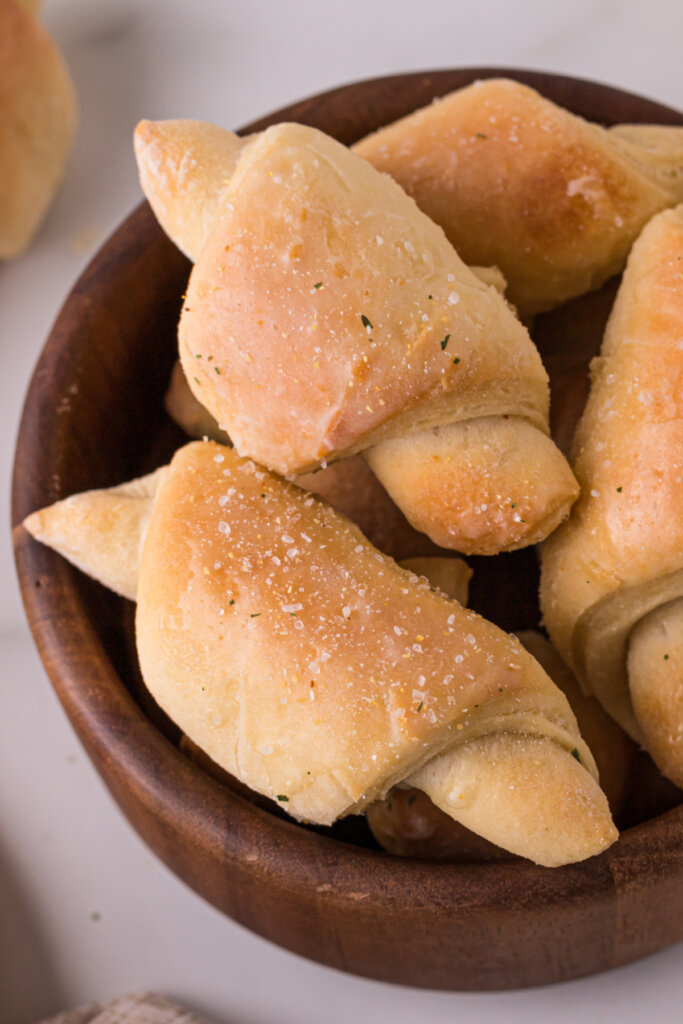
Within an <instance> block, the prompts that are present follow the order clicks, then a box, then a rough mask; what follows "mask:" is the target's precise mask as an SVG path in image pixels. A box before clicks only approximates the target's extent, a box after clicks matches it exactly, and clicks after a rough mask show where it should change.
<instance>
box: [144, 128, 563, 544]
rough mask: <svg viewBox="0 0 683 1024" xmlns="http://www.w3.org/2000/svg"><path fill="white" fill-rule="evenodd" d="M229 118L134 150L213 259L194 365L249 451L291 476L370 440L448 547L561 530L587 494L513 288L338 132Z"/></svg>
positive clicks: (200, 292) (202, 281) (192, 344)
mask: <svg viewBox="0 0 683 1024" xmlns="http://www.w3.org/2000/svg"><path fill="white" fill-rule="evenodd" d="M218 131H219V130H218V129H216V128H213V127H212V128H209V129H206V130H205V127H204V126H202V124H201V122H189V123H186V122H166V123H162V124H161V126H158V125H156V124H153V123H150V122H143V123H142V124H141V125H139V126H138V129H137V131H136V153H137V157H138V162H139V165H140V175H141V182H142V185H143V188H144V190H145V192H146V194H147V195H148V197H149V198H150V202H151V203H152V206H153V208H154V210H155V211H156V213H157V215H158V216H159V219H160V221H161V223H162V225H163V226H164V227H165V228H166V229H167V230H168V231H169V232H171V234H172V237H173V238H174V239H175V238H177V239H178V242H179V244H180V246H181V248H183V249H184V250H185V252H187V253H189V254H190V255H192V256H194V257H195V258H196V263H195V266H194V269H193V271H192V274H191V277H190V282H189V285H188V289H187V296H186V301H185V304H184V307H183V311H182V315H181V319H180V325H179V349H180V358H181V362H182V365H183V370H184V372H185V375H186V377H187V381H188V383H189V385H190V388H191V389H192V391H193V392H194V394H195V396H196V397H197V398H198V399H199V401H200V402H201V403H202V405H204V406H205V407H206V408H207V409H208V410H209V411H210V412H211V413H212V414H213V416H214V417H215V419H216V420H217V421H218V423H219V424H220V425H221V427H223V428H225V429H226V430H227V433H228V434H229V436H230V438H231V440H232V442H233V444H234V445H235V447H236V449H237V451H238V452H240V454H242V455H247V456H249V457H251V458H254V459H256V460H257V461H258V462H260V463H261V464H263V465H265V466H267V467H268V468H270V469H273V470H275V471H277V472H279V473H281V474H283V475H286V476H292V475H294V474H298V473H302V472H306V471H307V470H309V469H312V468H314V467H316V466H318V465H321V464H325V462H327V461H332V460H333V459H337V458H341V457H344V456H347V455H351V454H353V453H355V452H359V451H364V452H366V455H367V458H368V461H369V462H370V465H371V466H372V468H373V470H374V472H375V473H376V474H377V476H378V477H379V478H380V480H381V482H382V483H383V484H384V486H385V487H386V489H387V490H388V492H389V494H390V495H391V497H392V498H393V499H394V501H395V502H396V504H397V505H398V506H399V507H400V508H401V509H402V511H403V512H404V513H405V515H406V516H407V518H408V520H409V521H410V522H411V523H412V525H413V526H415V527H416V528H417V529H418V530H422V531H424V532H426V533H427V534H428V535H429V536H430V537H431V539H432V540H433V541H434V542H435V543H437V544H439V545H441V546H445V547H452V548H457V549H458V550H461V551H466V552H478V553H486V554H491V553H495V552H496V551H498V550H501V549H511V548H515V547H522V546H525V545H527V544H530V543H533V542H535V541H537V540H540V539H541V538H542V537H544V536H546V535H547V533H548V532H549V531H550V530H551V529H552V528H553V527H554V526H556V525H557V523H559V522H560V521H561V520H562V519H563V518H564V517H565V516H566V514H567V513H568V510H569V508H570V506H571V503H572V501H573V500H574V498H575V497H576V494H577V488H576V483H575V481H574V479H573V477H572V474H571V472H570V470H569V467H568V465H567V464H566V462H565V460H564V457H563V456H562V455H561V454H560V453H559V451H558V450H557V449H556V447H555V445H554V444H553V442H552V441H551V440H550V438H549V437H548V385H547V376H546V373H545V370H544V369H543V366H542V364H541V360H540V357H539V355H538V353H537V351H536V349H535V347H534V346H533V343H532V342H531V339H530V338H529V336H528V333H527V332H526V330H525V328H524V327H522V325H521V324H520V323H519V321H518V320H517V319H516V317H515V316H514V314H513V313H512V311H511V310H510V308H509V306H508V305H507V304H506V302H505V301H504V299H503V298H502V297H501V296H500V294H499V293H498V291H497V289H496V288H495V287H494V286H487V285H486V284H484V283H483V282H482V280H481V279H480V278H479V277H478V276H477V275H476V274H474V273H473V272H472V271H471V270H470V269H469V268H468V267H466V266H465V264H464V263H463V262H462V260H461V259H460V258H459V257H458V255H457V253H456V252H455V250H454V249H453V247H452V246H451V245H450V244H449V242H448V241H447V239H446V238H445V236H444V234H443V231H442V230H441V229H440V228H438V227H437V226H436V225H435V224H433V223H432V222H431V221H430V220H429V218H428V217H426V216H425V215H424V214H422V213H421V212H420V211H419V210H418V208H417V207H416V205H415V203H414V202H413V201H412V200H411V199H410V198H409V197H408V196H406V195H405V193H404V192H403V190H402V189H400V188H399V187H398V186H397V185H396V184H395V183H394V182H392V181H391V179H390V178H388V177H387V176H386V175H381V174H379V173H378V172H377V171H375V170H374V169H373V168H372V167H371V166H370V165H369V164H368V163H366V162H365V161H364V160H361V159H360V158H359V157H356V156H355V155H354V154H353V153H351V152H350V151H349V150H348V149H347V148H346V147H344V146H342V145H341V144H340V143H338V142H336V141H334V140H333V139H331V138H329V137H328V136H326V135H324V134H323V133H321V132H318V131H316V130H315V129H312V128H308V127H305V126H302V125H296V124H282V125H276V126H274V127H272V128H269V129H268V130H267V131H265V132H263V133H262V134H260V135H258V136H255V137H253V138H251V139H249V140H247V141H246V142H244V143H240V142H239V141H236V140H235V137H234V136H231V134H230V133H227V132H226V133H224V136H225V137H224V138H223V142H221V143H220V145H219V144H217V143H216V137H217V135H216V133H217V132H218ZM240 147H241V148H240ZM189 179H191V181H190V183H188V180H189ZM200 236H201V237H200ZM478 439H480V440H478ZM416 473H417V476H418V477H419V485H418V486H417V487H416V484H415V475H416Z"/></svg>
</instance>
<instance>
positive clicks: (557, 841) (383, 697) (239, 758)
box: [38, 442, 616, 865]
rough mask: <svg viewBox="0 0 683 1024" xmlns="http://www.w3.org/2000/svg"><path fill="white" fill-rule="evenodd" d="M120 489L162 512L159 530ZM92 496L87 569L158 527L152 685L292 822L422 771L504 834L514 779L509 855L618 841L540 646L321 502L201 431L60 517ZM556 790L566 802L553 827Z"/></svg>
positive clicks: (143, 601) (201, 740) (351, 806)
mask: <svg viewBox="0 0 683 1024" xmlns="http://www.w3.org/2000/svg"><path fill="white" fill-rule="evenodd" d="M122 494H126V495H127V496H128V497H131V496H135V497H136V499H137V500H140V501H141V502H142V503H143V504H144V505H145V507H146V508H148V506H149V504H152V510H151V516H150V518H149V525H148V526H145V525H143V526H142V528H141V527H140V519H141V517H140V516H139V515H138V516H132V517H131V515H129V510H128V508H127V507H126V505H125V502H122V501H121V495H122ZM150 494H153V497H152V498H151V499H150ZM79 502H80V504H81V505H82V504H83V503H85V504H87V505H89V506H90V507H91V508H92V509H95V511H96V513H97V515H96V517H95V520H94V522H93V523H91V524H90V525H89V527H88V531H89V536H88V544H89V546H90V548H91V551H90V553H89V554H88V552H87V551H86V550H85V547H86V545H85V544H82V545H81V547H80V548H79V552H78V554H79V559H80V564H81V565H82V567H83V568H84V569H85V571H88V572H91V573H92V574H93V575H97V572H96V569H97V567H98V566H99V565H100V564H102V556H101V553H100V550H99V549H100V548H101V547H102V546H103V545H105V544H110V545H112V546H116V547H117V550H123V551H127V550H129V549H131V548H132V547H133V546H135V545H137V547H138V548H139V544H140V540H141V538H142V537H144V541H143V550H142V557H141V564H140V572H139V579H138V581H137V586H136V590H137V599H138V609H137V617H136V639H137V646H138V653H139V658H140V666H141V670H142V674H143V677H144V679H145V682H146V684H147V686H148V688H149V690H150V692H151V694H152V696H153V697H154V698H155V699H156V700H157V701H158V703H159V704H160V705H161V707H162V708H164V710H166V712H167V713H168V714H169V715H170V716H171V718H173V719H174V721H175V722H176V723H177V724H178V726H179V727H180V729H181V730H182V731H183V732H184V733H185V734H186V735H187V736H188V738H189V740H190V741H192V742H193V743H195V744H197V745H199V746H200V747H201V748H202V749H203V750H204V751H205V752H206V754H207V756H208V757H210V758H211V760H212V761H213V762H215V764H216V765H218V766H219V767H221V768H223V769H224V770H226V771H228V772H229V773H230V774H231V775H233V776H235V777H236V778H238V779H240V780H241V782H242V783H244V784H246V785H248V786H249V787H250V788H251V789H253V790H255V791H256V792H259V793H261V794H263V795H265V796H267V797H269V798H270V799H273V800H277V801H278V802H279V803H280V804H282V805H283V806H284V808H285V809H286V810H287V811H288V812H289V813H291V814H292V815H293V816H294V817H297V818H303V819H306V820H311V821H316V822H319V823H323V824H324V823H330V822H332V821H333V820H334V819H335V818H337V817H338V816H340V815H343V814H348V813H356V812H358V811H360V810H362V809H364V808H365V807H366V806H367V805H369V804H370V803H371V802H372V801H373V800H375V799H376V798H377V797H379V796H380V795H381V794H382V793H383V792H384V791H386V790H388V789H389V788H390V787H391V786H392V785H393V784H395V783H397V782H398V781H400V780H401V779H403V778H405V779H406V782H407V784H409V785H411V784H416V785H419V786H421V787H423V788H425V789H426V790H427V792H428V793H429V794H430V795H431V796H432V798H435V799H439V798H441V799H442V800H443V801H445V802H448V801H449V799H450V796H451V795H452V793H453V791H454V787H460V790H462V791H463V793H466V795H467V798H466V800H465V803H463V804H458V803H456V806H455V808H454V809H453V810H452V813H454V815H455V817H458V816H459V811H460V809H462V810H463V812H464V813H466V815H469V816H470V817H471V816H472V815H474V816H475V818H476V827H477V828H478V829H479V831H481V832H483V834H484V835H489V832H490V831H491V830H492V831H493V832H494V833H495V835H496V836H499V835H500V821H499V813H498V809H497V808H498V801H499V798H500V796H501V794H504V796H505V801H506V803H508V802H510V801H509V792H508V790H509V785H511V784H512V785H514V786H515V794H514V800H513V801H512V802H510V806H513V805H514V808H515V814H514V815H513V816H512V817H511V816H510V814H508V815H507V817H508V819H509V820H508V827H507V835H506V837H505V839H504V843H505V845H506V846H507V847H508V848H509V849H511V850H513V851H516V852H519V853H521V854H523V855H525V856H529V857H531V858H533V859H535V860H537V861H539V862H540V863H544V864H549V865H550V864H559V863H565V862H567V861H568V860H575V859H581V858H583V857H586V856H590V855H591V854H592V853H596V852H598V851H599V850H601V849H603V848H604V847H605V846H607V845H609V843H611V842H613V841H614V839H615V838H616V832H615V831H614V827H613V825H612V822H611V818H610V816H609V812H608V808H607V803H606V801H605V797H604V794H603V793H602V792H601V790H600V788H599V786H598V785H597V782H596V781H595V778H594V774H595V765H594V762H593V760H592V758H591V755H590V751H589V750H588V748H587V746H586V745H585V743H584V741H583V740H582V739H581V737H580V735H579V731H578V728H577V725H576V720H575V718H574V716H573V714H572V712H571V710H570V708H569V705H568V704H567V701H566V699H565V698H564V697H563V696H562V694H561V693H560V692H559V691H558V690H557V688H556V687H555V686H554V685H553V684H552V683H551V681H550V680H549V678H548V677H547V676H546V675H545V673H544V672H543V671H542V669H541V668H540V667H539V666H538V664H537V663H536V662H535V661H534V660H533V658H531V656H530V655H528V654H527V653H526V652H525V651H524V650H523V648H522V647H521V646H520V645H519V643H518V642H517V641H516V640H515V639H514V638H512V637H510V636H508V635H506V634H505V633H503V632H501V631H500V630H499V629H497V628H496V627H495V626H493V625H492V624H490V623H488V622H486V621H485V620H483V619H481V618H480V617H479V616H478V615H475V614H474V613H472V612H468V611H466V610H465V609H464V608H462V607H461V606H460V605H459V604H458V603H457V602H455V601H450V600H448V599H447V598H446V597H444V596H443V594H442V593H440V592H439V590H438V589H437V588H434V587H431V586H430V584H429V582H428V581H427V580H426V579H424V578H422V577H420V576H418V575H417V574H415V573H411V572H409V571H406V570H403V569H401V568H399V567H398V566H397V565H396V563H395V562H392V561H391V560H390V559H388V558H386V557H385V556H384V555H381V554H380V553H379V552H378V551H377V550H376V549H375V548H373V547H372V546H371V545H370V544H369V543H368V542H367V541H366V540H365V538H364V537H363V536H362V534H361V533H360V531H359V530H358V529H357V528H356V527H355V526H353V525H352V524H351V523H350V522H348V521H347V520H345V519H344V518H343V517H341V516H340V515H339V514H338V513H336V512H334V510H332V509H331V508H330V507H329V506H327V505H325V504H324V503H322V502H320V501H319V500H317V499H315V498H314V497H313V496H311V495H310V494H307V493H306V492H305V491H302V490H300V489H299V488H297V487H295V486H293V485H291V484H286V483H285V482H283V481H282V480H280V479H278V478H277V477H275V476H273V475H272V474H269V473H267V472H266V471H264V470H262V469H261V468H260V467H258V466H257V465H256V464H255V463H253V462H252V461H251V460H245V459H240V458H239V457H238V456H237V455H235V453H234V452H233V451H232V449H230V448H226V447H222V446H219V445H215V444H213V443H197V442H195V443H192V444H189V445H187V446H186V447H185V448H183V449H181V450H180V451H179V452H178V453H176V456H175V457H174V459H173V461H172V463H171V465H170V467H166V468H164V469H162V470H159V471H158V472H157V474H155V475H154V477H152V478H145V479H143V480H141V481H133V482H131V483H129V484H125V485H122V487H120V488H114V489H111V490H109V491H103V492H91V493H90V494H89V495H81V496H76V497H75V498H73V499H70V500H69V499H67V501H65V502H61V503H59V505H58V506H57V511H58V513H59V515H60V516H61V515H62V514H64V515H66V514H68V512H69V510H70V509H72V508H73V507H79ZM107 503H108V507H109V509H110V512H111V513H112V515H107V514H105V511H104V510H105V508H106V506H107ZM114 512H116V513H117V514H118V519H117V518H116V515H114ZM50 513H51V510H44V511H43V513H39V514H38V516H39V517H44V516H48V515H49V514H50ZM79 515H80V513H78V514H77V515H76V520H77V521H78V518H79ZM112 516H113V519H112ZM117 531H119V532H120V533H121V535H122V536H119V537H117V536H116V534H117ZM67 532H68V531H67ZM98 533H99V536H98ZM46 539H48V540H49V541H50V542H51V540H50V538H47V537H46ZM69 554H70V553H69V552H68V551H67V555H69ZM105 561H106V560H105ZM487 749H493V750H494V753H495V759H494V761H493V763H489V762H487V760H486V758H485V757H484V753H485V751H486V750H487ZM571 751H574V754H575V755H577V756H579V757H580V759H581V764H580V765H579V763H578V762H577V761H576V759H575V757H574V756H572V754H571ZM482 758H483V759H482ZM529 758H531V764H529V765H527V766H526V767H525V765H524V762H525V761H526V760H528V759H529ZM539 758H540V759H539ZM430 759H431V760H430ZM427 762H430V764H431V766H432V767H431V769H430V771H426V768H427ZM570 762H571V763H570ZM501 766H502V767H503V770H501ZM579 767H580V771H578V773H577V769H578V768H579ZM425 772H426V774H425ZM546 783H547V785H546ZM539 792H542V793H543V794H544V796H543V800H542V801H540V802H539ZM463 799H464V797H463ZM545 800H549V801H550V803H551V804H553V805H555V804H556V803H557V804H558V807H559V808H560V811H559V812H558V815H557V823H558V828H557V831H556V832H555V831H554V830H553V828H550V827H549V828H546V823H545V817H544V816H545V812H544V811H543V808H542V806H541V803H543V801H545ZM487 808H488V810H487ZM562 809H563V810H562ZM492 818H493V819H495V821H494V820H492ZM499 841H500V840H499Z"/></svg>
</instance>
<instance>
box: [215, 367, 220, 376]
mask: <svg viewBox="0 0 683 1024" xmlns="http://www.w3.org/2000/svg"><path fill="white" fill-rule="evenodd" d="M214 370H215V371H216V373H217V374H218V376H219V377H220V375H221V371H220V370H219V369H218V367H217V366H214Z"/></svg>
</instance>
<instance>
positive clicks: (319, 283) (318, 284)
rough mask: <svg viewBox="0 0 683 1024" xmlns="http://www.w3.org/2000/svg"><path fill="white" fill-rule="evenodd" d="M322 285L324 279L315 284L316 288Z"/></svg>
mask: <svg viewBox="0 0 683 1024" xmlns="http://www.w3.org/2000/svg"><path fill="white" fill-rule="evenodd" d="M322 286H323V283H322V281H318V282H317V283H316V284H314V285H313V287H314V288H322Z"/></svg>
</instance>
